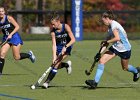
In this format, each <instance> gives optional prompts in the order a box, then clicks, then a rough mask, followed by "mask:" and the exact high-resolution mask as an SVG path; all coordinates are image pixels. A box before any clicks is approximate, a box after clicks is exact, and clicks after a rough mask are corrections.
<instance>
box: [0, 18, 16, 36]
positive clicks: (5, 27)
mask: <svg viewBox="0 0 140 100" xmlns="http://www.w3.org/2000/svg"><path fill="white" fill-rule="evenodd" d="M0 28H1V29H2V33H3V34H4V35H9V34H10V33H11V32H12V31H13V30H14V28H15V27H14V25H13V24H12V23H10V22H9V21H8V18H7V16H4V22H3V23H1V22H0Z"/></svg>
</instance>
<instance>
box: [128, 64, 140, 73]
mask: <svg viewBox="0 0 140 100" xmlns="http://www.w3.org/2000/svg"><path fill="white" fill-rule="evenodd" d="M128 71H129V72H132V73H138V70H137V69H136V68H135V67H134V66H132V65H128Z"/></svg>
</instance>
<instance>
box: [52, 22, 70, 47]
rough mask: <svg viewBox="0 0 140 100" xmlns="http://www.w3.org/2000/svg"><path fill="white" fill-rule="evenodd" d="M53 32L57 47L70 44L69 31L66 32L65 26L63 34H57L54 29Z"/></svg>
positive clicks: (63, 25)
mask: <svg viewBox="0 0 140 100" xmlns="http://www.w3.org/2000/svg"><path fill="white" fill-rule="evenodd" d="M53 32H54V33H55V38H56V45H57V46H64V45H66V44H67V43H69V42H70V37H69V35H68V33H67V31H66V30H65V24H62V30H61V32H57V30H56V29H54V28H53Z"/></svg>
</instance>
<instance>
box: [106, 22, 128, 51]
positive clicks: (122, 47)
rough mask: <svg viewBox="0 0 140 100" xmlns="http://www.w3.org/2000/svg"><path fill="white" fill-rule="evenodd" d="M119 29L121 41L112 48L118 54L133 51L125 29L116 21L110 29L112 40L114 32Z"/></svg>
mask: <svg viewBox="0 0 140 100" xmlns="http://www.w3.org/2000/svg"><path fill="white" fill-rule="evenodd" d="M114 29H117V30H118V32H119V37H120V41H116V42H114V43H113V44H112V47H113V48H114V49H116V50H117V51H118V52H125V51H130V50H131V44H130V43H129V41H128V38H127V34H126V32H125V30H124V28H123V27H122V26H121V25H120V24H119V23H118V22H117V21H115V20H113V21H112V23H111V26H110V28H109V29H108V34H109V36H111V37H112V38H113V37H114V34H113V30H114Z"/></svg>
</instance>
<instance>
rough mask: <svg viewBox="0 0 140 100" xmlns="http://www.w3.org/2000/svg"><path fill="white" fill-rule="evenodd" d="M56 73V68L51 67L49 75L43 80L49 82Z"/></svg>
mask: <svg viewBox="0 0 140 100" xmlns="http://www.w3.org/2000/svg"><path fill="white" fill-rule="evenodd" d="M56 73H57V69H55V68H53V69H52V70H51V71H50V73H49V75H48V77H47V79H46V81H45V82H47V83H49V82H50V81H51V80H52V79H53V78H54V77H55V75H56Z"/></svg>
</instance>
